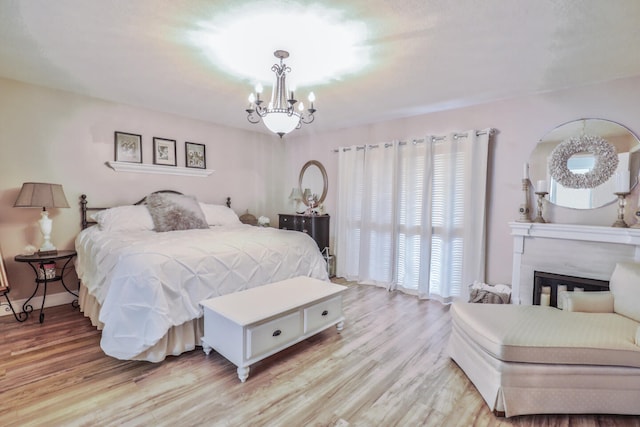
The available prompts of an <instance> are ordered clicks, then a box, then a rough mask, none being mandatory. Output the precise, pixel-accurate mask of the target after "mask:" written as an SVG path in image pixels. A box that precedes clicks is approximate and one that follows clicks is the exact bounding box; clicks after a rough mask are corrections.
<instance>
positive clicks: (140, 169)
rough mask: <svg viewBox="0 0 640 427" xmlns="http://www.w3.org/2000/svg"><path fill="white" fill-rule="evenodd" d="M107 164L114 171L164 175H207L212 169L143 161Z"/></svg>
mask: <svg viewBox="0 0 640 427" xmlns="http://www.w3.org/2000/svg"><path fill="white" fill-rule="evenodd" d="M107 166H109V167H110V168H111V169H113V170H114V171H116V172H135V173H158V174H164V175H182V176H199V177H203V178H204V177H207V176H209V175H211V174H212V173H213V172H214V170H213V169H198V168H185V167H181V166H163V165H148V164H144V163H128V162H114V161H110V162H107Z"/></svg>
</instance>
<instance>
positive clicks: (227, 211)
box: [200, 202, 242, 225]
mask: <svg viewBox="0 0 640 427" xmlns="http://www.w3.org/2000/svg"><path fill="white" fill-rule="evenodd" d="M200 208H201V209H202V212H204V217H205V219H206V220H207V224H209V225H235V224H242V223H241V222H240V218H238V214H236V213H235V212H234V211H233V209H231V208H228V207H226V206H223V205H210V204H207V203H202V202H201V203H200Z"/></svg>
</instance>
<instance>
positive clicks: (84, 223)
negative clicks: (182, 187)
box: [80, 190, 231, 230]
mask: <svg viewBox="0 0 640 427" xmlns="http://www.w3.org/2000/svg"><path fill="white" fill-rule="evenodd" d="M155 193H171V194H182V193H180V192H179V191H174V190H159V191H154V192H153V193H152V194H155ZM146 200H147V196H144V197H143V198H142V199H140V200H138V201H137V202H135V203H134V205H141V204H143V203H145V202H146ZM225 204H226V205H227V207H228V208H231V197H227V201H226V202H225ZM105 209H109V208H108V207H94V206H91V207H89V206H87V195H86V194H82V195H80V221H81V222H80V226H81V227H82V229H83V230H84V229H85V228H87V227H91V226H92V225H95V224H97V223H96V222H95V221H93V220H92V219H87V212H89V213H91V212H98V211H103V210H105Z"/></svg>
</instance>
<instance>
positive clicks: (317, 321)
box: [304, 296, 342, 334]
mask: <svg viewBox="0 0 640 427" xmlns="http://www.w3.org/2000/svg"><path fill="white" fill-rule="evenodd" d="M341 317H342V296H337V297H334V298H331V299H328V300H326V301H322V302H319V303H318V304H315V305H312V306H310V307H307V308H305V309H304V333H305V334H306V333H307V332H310V331H314V330H316V329H320V328H323V327H326V326H327V325H330V324H331V323H335V322H336V321H338V319H340V318H341Z"/></svg>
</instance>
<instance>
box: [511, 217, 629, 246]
mask: <svg viewBox="0 0 640 427" xmlns="http://www.w3.org/2000/svg"><path fill="white" fill-rule="evenodd" d="M509 226H510V227H511V235H512V236H526V237H544V238H547V239H563V240H581V241H587V242H607V243H622V244H626V245H635V246H638V245H640V228H618V227H603V226H598V225H577V224H540V223H528V222H510V223H509Z"/></svg>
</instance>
